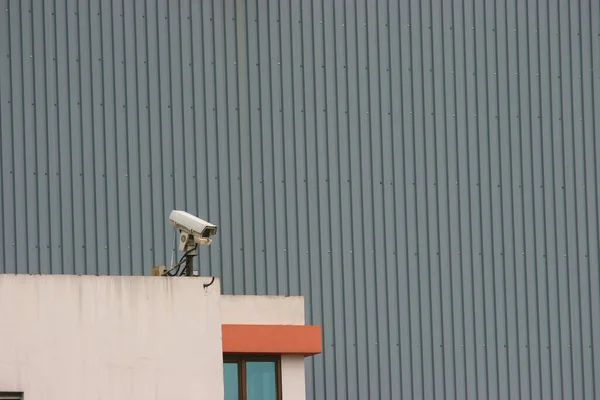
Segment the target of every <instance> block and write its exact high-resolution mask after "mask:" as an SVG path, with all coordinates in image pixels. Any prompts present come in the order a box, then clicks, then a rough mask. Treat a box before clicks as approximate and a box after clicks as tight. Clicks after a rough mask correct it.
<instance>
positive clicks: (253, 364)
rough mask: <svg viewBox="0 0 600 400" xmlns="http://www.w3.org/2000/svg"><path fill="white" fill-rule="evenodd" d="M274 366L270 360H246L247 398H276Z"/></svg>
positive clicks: (252, 399)
mask: <svg viewBox="0 0 600 400" xmlns="http://www.w3.org/2000/svg"><path fill="white" fill-rule="evenodd" d="M276 367H277V364H276V363H275V362H271V361H247V362H246V393H247V396H248V398H247V400H277V369H276Z"/></svg>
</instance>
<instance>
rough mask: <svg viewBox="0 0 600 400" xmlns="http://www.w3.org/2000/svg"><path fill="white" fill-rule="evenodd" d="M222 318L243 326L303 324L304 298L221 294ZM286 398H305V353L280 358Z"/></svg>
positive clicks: (282, 384) (287, 399)
mask: <svg viewBox="0 0 600 400" xmlns="http://www.w3.org/2000/svg"><path fill="white" fill-rule="evenodd" d="M221 321H222V323H223V324H240V325H304V298H303V297H299V296H290V297H284V296H225V295H223V296H221ZM281 388H282V392H283V399H284V400H304V399H306V381H305V374H304V356H297V355H289V356H282V357H281Z"/></svg>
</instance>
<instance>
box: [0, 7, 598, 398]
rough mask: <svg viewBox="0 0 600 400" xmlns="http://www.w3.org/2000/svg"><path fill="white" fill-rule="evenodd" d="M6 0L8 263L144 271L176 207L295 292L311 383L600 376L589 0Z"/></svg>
mask: <svg viewBox="0 0 600 400" xmlns="http://www.w3.org/2000/svg"><path fill="white" fill-rule="evenodd" d="M0 4H1V5H2V9H1V11H2V13H1V14H0V56H1V57H0V126H1V132H2V137H1V157H2V159H1V163H0V167H1V170H0V187H1V188H2V196H1V198H0V201H1V203H0V211H1V212H0V218H1V227H2V229H1V230H0V234H1V235H2V236H1V237H0V251H1V254H0V262H1V263H2V265H0V271H3V272H7V273H13V272H15V271H17V272H21V273H90V274H96V273H98V274H149V273H150V270H151V268H152V266H153V265H154V264H168V263H169V262H170V254H171V242H172V239H173V237H172V231H171V230H170V229H169V227H168V226H167V215H168V212H169V211H170V210H171V209H173V208H182V209H187V210H189V211H190V212H192V213H197V214H199V215H201V216H203V217H206V218H208V219H209V220H211V221H213V222H215V223H217V224H218V225H219V228H220V230H219V235H218V238H217V240H216V241H215V243H214V244H213V246H212V247H211V248H209V249H202V256H201V259H200V264H201V272H202V273H203V274H216V275H219V276H221V277H222V279H223V285H224V290H225V292H227V293H258V294H264V293H269V294H302V295H304V296H306V299H307V303H306V304H307V313H308V322H310V323H314V324H322V325H323V326H324V354H323V355H322V356H318V357H316V358H314V360H313V361H310V362H309V367H310V369H309V372H308V378H307V380H308V393H309V397H311V398H327V399H334V398H339V399H346V398H348V399H355V398H360V399H379V398H381V399H391V398H400V397H403V398H434V397H435V398H458V399H462V398H467V397H468V398H476V397H477V398H509V397H523V398H543V399H549V398H595V397H597V396H598V395H599V394H600V387H599V385H600V375H599V374H600V365H599V360H600V354H599V350H600V342H599V341H600V297H599V296H600V290H599V284H600V276H599V271H598V256H599V251H598V250H599V225H600V223H599V215H600V213H599V211H598V205H599V197H598V186H599V176H600V175H599V174H600V170H599V163H598V161H597V154H598V153H599V152H600V147H599V146H600V137H599V136H600V122H597V118H596V115H599V112H600V109H599V107H600V97H599V96H600V2H598V1H594V0H588V1H580V2H576V1H571V2H568V1H560V2H559V1H557V0H551V1H549V2H544V1H541V0H539V1H515V0H513V1H510V2H508V1H502V0H495V1H493V2H491V1H489V2H488V1H484V0H472V1H469V0H466V1H459V0H454V1H448V0H445V1H442V2H440V1H433V0H430V1H428V2H427V1H425V2H421V1H416V0H415V1H402V2H394V1H389V2H386V1H378V2H373V1H366V0H356V1H354V2H347V3H343V2H341V1H337V2H335V4H334V3H332V2H317V1H315V2H308V1H303V2H299V1H298V2H287V1H282V2H277V1H275V0H272V1H265V0H259V1H256V0H248V1H243V0H238V1H237V2H234V1H233V0H227V1H225V2H220V1H212V2H211V1H199V0H183V1H166V0H147V1H145V2H144V1H127V0H113V1H100V0H96V1H90V0H81V1H76V0H66V1H65V0H45V1H36V0H30V1H18V0H10V1H7V0H0ZM184 158H185V159H184ZM401 395H402V396H401Z"/></svg>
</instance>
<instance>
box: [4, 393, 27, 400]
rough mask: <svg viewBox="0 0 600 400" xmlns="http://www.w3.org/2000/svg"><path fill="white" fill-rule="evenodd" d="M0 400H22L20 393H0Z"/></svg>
mask: <svg viewBox="0 0 600 400" xmlns="http://www.w3.org/2000/svg"><path fill="white" fill-rule="evenodd" d="M0 400H23V393H22V392H0Z"/></svg>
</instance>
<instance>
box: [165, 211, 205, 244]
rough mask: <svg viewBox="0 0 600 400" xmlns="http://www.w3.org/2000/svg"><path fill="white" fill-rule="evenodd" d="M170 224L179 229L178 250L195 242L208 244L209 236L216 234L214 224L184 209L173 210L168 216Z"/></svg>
mask: <svg viewBox="0 0 600 400" xmlns="http://www.w3.org/2000/svg"><path fill="white" fill-rule="evenodd" d="M169 222H170V223H171V225H172V226H174V227H175V228H177V229H179V232H180V233H179V250H180V251H183V250H184V249H185V248H186V247H192V246H193V245H194V243H195V244H200V245H206V246H208V245H210V244H211V243H212V239H211V237H212V236H214V235H216V234H217V227H216V225H213V224H211V223H210V222H207V221H204V220H202V219H200V218H198V217H196V216H194V215H192V214H189V213H187V212H185V211H179V210H173V211H171V215H170V216H169Z"/></svg>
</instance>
